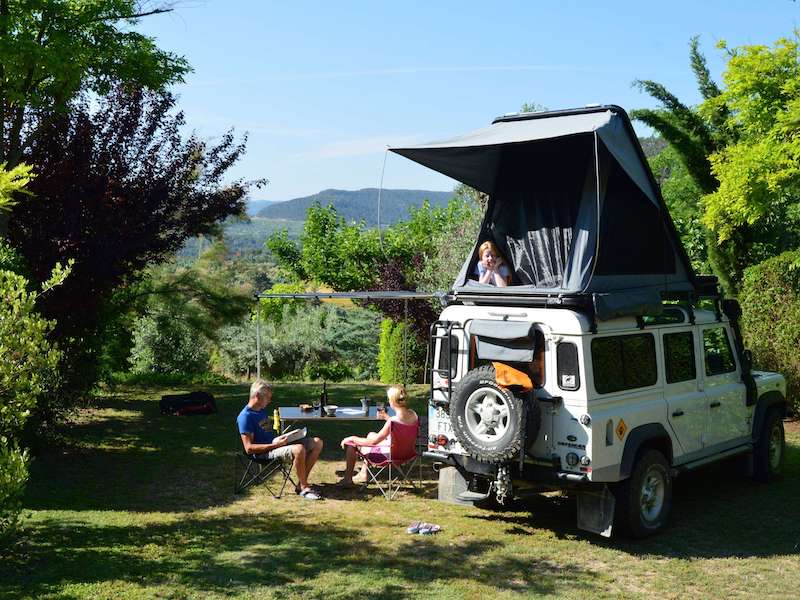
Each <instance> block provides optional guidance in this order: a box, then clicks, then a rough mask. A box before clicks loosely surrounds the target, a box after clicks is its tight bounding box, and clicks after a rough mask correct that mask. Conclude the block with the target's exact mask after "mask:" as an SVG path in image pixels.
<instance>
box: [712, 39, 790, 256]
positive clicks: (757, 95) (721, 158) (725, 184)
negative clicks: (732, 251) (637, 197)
mask: <svg viewBox="0 0 800 600" xmlns="http://www.w3.org/2000/svg"><path fill="white" fill-rule="evenodd" d="M719 47H720V48H723V49H725V50H727V51H728V64H727V68H726V70H725V73H724V75H723V81H724V82H725V90H724V91H722V92H721V93H719V94H718V95H717V96H715V97H713V98H709V99H708V100H706V102H704V103H703V105H702V106H701V107H700V114H701V115H703V116H705V117H706V118H707V119H711V118H713V116H715V115H718V114H720V112H721V111H723V110H724V111H726V112H725V114H726V117H725V119H724V121H723V126H724V127H725V128H727V129H728V130H731V131H737V132H738V136H737V139H736V140H735V141H732V142H731V143H729V144H727V145H725V146H723V147H720V148H718V149H716V151H715V152H713V153H712V154H711V155H710V157H709V160H710V161H711V171H712V173H713V175H714V176H715V178H716V179H717V180H718V181H719V187H718V188H717V189H716V190H714V191H713V192H712V193H710V194H708V195H707V196H706V197H705V198H704V205H705V215H704V222H705V223H706V225H708V227H709V228H711V229H712V230H713V231H714V232H715V233H716V234H717V237H718V240H719V241H720V242H725V241H726V240H728V239H730V238H731V237H732V236H735V235H736V232H737V231H739V230H741V229H743V228H746V229H749V230H760V229H763V228H764V227H767V228H769V225H770V221H771V220H772V219H773V218H774V216H775V213H776V212H777V213H783V214H785V213H786V209H787V208H789V207H791V212H792V214H796V213H797V210H798V208H800V207H798V201H799V200H800V51H799V50H798V48H799V46H798V41H797V36H796V37H795V39H793V40H789V39H780V40H778V41H777V42H776V43H775V45H774V47H773V48H769V47H767V46H762V45H754V46H743V47H741V48H734V49H728V48H727V46H726V45H725V42H720V44H719ZM795 227H796V224H795ZM791 240H792V242H795V241H797V236H796V234H795V235H792V236H791Z"/></svg>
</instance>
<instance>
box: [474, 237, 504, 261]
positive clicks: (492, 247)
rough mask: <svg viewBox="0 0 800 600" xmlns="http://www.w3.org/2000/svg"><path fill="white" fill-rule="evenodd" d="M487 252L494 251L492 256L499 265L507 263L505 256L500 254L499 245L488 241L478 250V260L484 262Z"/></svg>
mask: <svg viewBox="0 0 800 600" xmlns="http://www.w3.org/2000/svg"><path fill="white" fill-rule="evenodd" d="M487 250H491V251H492V254H494V256H495V258H496V259H497V262H498V263H500V264H502V263H504V262H506V261H505V259H504V258H503V255H502V254H500V249H499V248H498V247H497V244H495V243H494V242H493V241H492V240H486V241H485V242H483V243H482V244H481V245H480V247H479V248H478V260H483V253H484V252H486V251H487Z"/></svg>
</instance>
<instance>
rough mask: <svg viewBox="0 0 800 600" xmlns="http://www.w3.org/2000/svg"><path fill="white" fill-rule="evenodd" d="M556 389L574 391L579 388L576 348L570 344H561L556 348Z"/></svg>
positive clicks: (579, 379) (579, 377) (579, 378)
mask: <svg viewBox="0 0 800 600" xmlns="http://www.w3.org/2000/svg"><path fill="white" fill-rule="evenodd" d="M556 362H557V369H558V387H560V388H561V389H562V390H568V391H574V390H577V389H579V388H580V387H581V374H580V371H579V370H578V347H577V346H576V345H575V344H573V343H572V342H561V343H560V344H559V345H558V346H557V348H556Z"/></svg>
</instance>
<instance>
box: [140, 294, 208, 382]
mask: <svg viewBox="0 0 800 600" xmlns="http://www.w3.org/2000/svg"><path fill="white" fill-rule="evenodd" d="M133 342H134V343H133V349H132V350H131V357H130V362H131V365H132V367H133V369H132V370H133V372H134V373H160V374H189V375H193V374H197V373H201V372H203V371H204V370H206V369H207V367H208V358H209V355H208V349H207V347H206V345H205V343H204V340H203V338H202V337H201V335H200V333H199V332H198V330H197V329H195V328H193V327H192V326H191V325H190V324H189V323H188V322H187V319H186V315H185V314H183V313H181V312H178V311H175V310H171V309H169V308H164V307H160V308H158V309H155V310H153V311H150V312H148V313H147V314H146V315H145V316H144V317H142V318H141V319H139V320H138V321H137V323H136V328H135V329H134V332H133Z"/></svg>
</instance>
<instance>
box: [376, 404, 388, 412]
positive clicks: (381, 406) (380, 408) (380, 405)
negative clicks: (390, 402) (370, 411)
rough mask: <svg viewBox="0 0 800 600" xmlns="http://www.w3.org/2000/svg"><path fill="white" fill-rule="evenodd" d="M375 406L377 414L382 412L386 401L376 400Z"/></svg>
mask: <svg viewBox="0 0 800 600" xmlns="http://www.w3.org/2000/svg"><path fill="white" fill-rule="evenodd" d="M375 408H377V409H378V414H380V413H382V412H384V411H385V410H386V403H385V402H376V403H375Z"/></svg>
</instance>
